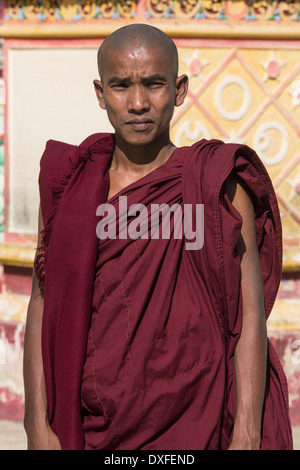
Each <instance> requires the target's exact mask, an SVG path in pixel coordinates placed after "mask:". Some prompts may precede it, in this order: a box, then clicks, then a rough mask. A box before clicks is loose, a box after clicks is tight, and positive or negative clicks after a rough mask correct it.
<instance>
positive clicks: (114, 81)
mask: <svg viewBox="0 0 300 470" xmlns="http://www.w3.org/2000/svg"><path fill="white" fill-rule="evenodd" d="M127 82H128V78H126V77H125V78H121V77H117V76H115V75H114V76H112V77H110V78H109V79H108V81H107V84H108V85H112V84H116V85H118V84H120V83H127Z"/></svg>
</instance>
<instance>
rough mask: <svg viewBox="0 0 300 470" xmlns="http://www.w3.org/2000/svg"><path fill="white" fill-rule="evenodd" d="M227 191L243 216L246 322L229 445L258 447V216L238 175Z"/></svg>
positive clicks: (262, 324) (261, 344)
mask: <svg viewBox="0 0 300 470" xmlns="http://www.w3.org/2000/svg"><path fill="white" fill-rule="evenodd" d="M226 188H227V194H228V196H229V198H230V200H231V201H232V204H233V206H234V207H235V208H236V209H237V210H238V212H239V213H240V215H241V216H242V218H243V223H242V229H241V236H240V239H239V241H238V245H237V248H238V251H239V253H240V256H241V289H242V306H243V325H242V331H241V336H240V339H239V342H238V344H237V347H236V351H235V380H236V392H237V408H236V418H235V425H234V432H233V438H232V442H231V445H230V449H232V450H233V449H244V450H247V449H250V450H251V449H259V448H260V441H261V419H262V409H263V402H264V395H265V376H266V356H267V331H266V317H265V308H264V293H263V282H262V274H261V265H260V258H259V253H258V247H257V242H256V231H255V218H254V210H253V205H252V202H251V199H250V197H249V195H248V194H247V190H246V189H244V188H243V186H242V184H241V183H240V182H238V181H237V180H236V179H235V178H231V177H230V178H229V179H228V180H227V182H226Z"/></svg>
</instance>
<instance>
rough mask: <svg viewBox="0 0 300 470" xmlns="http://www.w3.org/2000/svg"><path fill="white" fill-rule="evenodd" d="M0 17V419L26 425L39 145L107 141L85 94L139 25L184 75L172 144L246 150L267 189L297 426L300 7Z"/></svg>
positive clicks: (150, 1) (281, 346)
mask: <svg viewBox="0 0 300 470" xmlns="http://www.w3.org/2000/svg"><path fill="white" fill-rule="evenodd" d="M0 8H1V7H0ZM0 15H2V17H1V18H2V19H1V20H0V21H1V22H0V37H2V38H3V44H2V46H3V47H2V56H3V64H2V66H1V67H2V74H1V76H0V419H10V420H16V421H20V420H22V417H23V407H24V403H23V384H22V352H23V336H24V324H25V319H26V309H27V304H28V299H29V294H30V287H31V270H32V262H33V258H34V252H35V251H34V248H35V244H36V234H37V212H38V187H37V177H38V171H39V159H40V157H41V154H42V152H43V149H44V146H45V142H46V141H47V140H48V139H56V140H63V141H66V142H69V143H73V144H79V143H80V142H81V141H82V140H83V139H84V138H85V137H86V136H87V135H89V134H91V133H93V132H99V131H109V130H111V127H110V124H109V122H108V120H107V117H106V114H105V112H103V111H102V110H100V108H99V106H98V104H97V101H96V97H95V93H94V90H93V85H92V80H93V79H94V78H97V66H96V51H97V48H98V47H99V45H100V43H101V41H102V40H103V38H105V37H106V36H107V34H109V33H110V32H112V31H113V30H115V29H117V28H118V27H120V26H122V25H125V24H129V23H131V22H146V23H150V24H153V25H155V26H158V27H160V28H161V29H163V30H164V31H165V32H167V33H168V34H170V36H171V37H172V38H173V39H174V41H175V43H176V44H177V46H178V50H179V56H180V73H187V74H188V75H189V78H190V89H189V94H188V96H187V99H186V101H185V103H184V105H183V106H181V107H180V108H178V109H176V111H175V114H174V118H173V121H172V128H171V133H172V139H173V141H174V143H175V144H176V145H190V144H192V143H193V142H195V141H196V140H199V139H201V138H217V139H221V140H223V141H225V142H241V143H245V144H247V145H249V146H251V147H252V148H254V149H255V150H256V151H257V153H258V154H259V156H260V158H261V159H262V161H263V162H264V164H265V166H266V167H267V169H268V171H269V174H270V176H271V179H272V181H273V184H274V187H275V191H276V194H277V197H278V202H279V206H280V211H281V220H282V226H283V237H284V252H283V276H282V282H281V285H280V290H279V293H278V296H277V300H276V302H275V306H274V309H273V312H272V314H271V317H270V319H269V321H268V331H269V337H270V340H271V341H272V342H273V343H274V345H275V348H276V350H277V352H278V353H279V356H280V359H281V361H282V364H283V367H284V369H285V372H286V374H287V377H288V384H289V393H290V407H291V421H292V424H293V426H299V425H300V165H299V162H300V150H299V149H300V146H299V136H300V58H299V57H300V55H299V49H300V22H299V20H300V7H299V2H298V3H297V2H296V0H295V1H288V2H281V1H280V0H279V1H271V0H269V1H268V0H262V1H256V2H253V1H250V0H249V1H244V0H224V1H219V0H210V1H206V0H185V1H183V0H182V1H179V0H139V1H134V0H127V1H124V0H119V1H118V2H105V1H103V0H99V1H96V0H94V1H93V0H90V1H88V0H86V1H85V0H82V1H75V0H74V1H73V0H61V1H56V0H55V1H52V0H41V1H37V0H32V1H31V0H27V2H26V1H25V0H8V1H7V2H6V3H5V5H4V8H2V10H1V9H0ZM1 63H2V62H1V61H0V64H1Z"/></svg>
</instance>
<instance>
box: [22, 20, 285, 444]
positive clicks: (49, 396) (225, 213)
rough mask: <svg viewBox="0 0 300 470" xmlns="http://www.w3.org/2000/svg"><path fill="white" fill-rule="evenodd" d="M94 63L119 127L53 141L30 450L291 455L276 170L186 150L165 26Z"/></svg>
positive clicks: (29, 411)
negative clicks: (271, 325) (271, 327)
mask: <svg viewBox="0 0 300 470" xmlns="http://www.w3.org/2000/svg"><path fill="white" fill-rule="evenodd" d="M98 66H99V75H100V76H99V79H97V80H95V81H94V87H95V91H96V96H97V99H98V102H99V105H100V107H101V108H102V109H105V110H106V112H107V115H108V118H109V120H110V122H111V124H112V126H113V128H114V133H106V134H104V133H99V134H93V135H91V136H89V137H87V138H86V139H85V140H84V142H82V144H80V145H78V146H75V145H70V144H67V143H63V142H58V141H54V140H49V141H48V142H47V144H46V148H45V151H44V153H43V156H42V158H41V162H40V165H41V169H40V176H39V188H40V198H41V200H40V215H39V240H38V246H37V254H36V259H35V263H34V268H35V269H34V275H33V284H32V295H31V299H30V303H29V307H28V316H27V324H26V334H25V347H24V384H25V418H24V426H25V430H26V433H27V437H28V448H29V449H52V450H56V449H65V450H100V449H101V450H185V449H189V450H258V449H281V450H289V449H292V438H291V427H290V420H289V411H288V396H287V383H286V377H285V374H284V372H283V370H282V367H281V365H280V362H279V360H278V357H277V355H276V352H275V351H274V349H273V347H272V344H271V343H270V342H269V341H268V337H267V329H266V320H267V318H268V316H269V314H270V312H271V310H272V306H273V304H274V300H275V297H276V294H277V290H278V286H279V282H280V278H281V256H282V244H281V243H282V240H281V222H280V216H279V210H278V205H277V201H276V196H275V193H274V189H273V186H272V183H271V181H270V178H269V176H268V174H267V172H266V170H265V168H264V166H263V164H262V162H261V161H260V159H259V157H258V156H257V155H256V153H255V152H254V151H253V150H252V149H251V148H249V147H247V146H245V145H240V144H224V143H223V142H221V141H220V140H216V139H212V140H205V139H203V140H200V141H199V142H196V143H195V144H193V145H192V146H190V147H181V148H176V147H175V145H174V144H173V143H172V141H171V139H170V122H171V119H172V116H173V112H174V108H175V107H178V106H181V105H182V104H183V102H184V99H185V97H186V95H187V92H188V78H187V76H186V75H180V76H178V54H177V49H176V47H175V44H174V42H173V41H172V40H171V39H170V38H169V37H168V36H167V35H166V34H164V33H163V32H162V31H160V30H159V29H157V28H155V27H152V26H149V25H142V24H132V25H129V26H125V27H122V28H120V29H118V30H117V31H115V32H114V33H112V34H111V35H110V36H109V37H108V38H106V39H105V41H104V42H103V43H102V45H101V47H100V49H99V52H98ZM154 215H156V217H154ZM154 220H155V222H154ZM99 224H100V225H99ZM101 224H102V225H101Z"/></svg>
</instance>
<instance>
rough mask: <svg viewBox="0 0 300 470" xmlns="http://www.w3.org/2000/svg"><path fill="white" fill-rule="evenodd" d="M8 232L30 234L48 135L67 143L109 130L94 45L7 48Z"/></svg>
mask: <svg viewBox="0 0 300 470" xmlns="http://www.w3.org/2000/svg"><path fill="white" fill-rule="evenodd" d="M7 66H8V103H7V106H8V139H9V140H8V142H9V218H8V228H9V231H12V232H16V233H36V231H37V213H38V203H39V198H38V185H37V180H38V172H39V160H40V157H41V155H42V152H43V150H44V147H45V143H46V141H47V140H48V139H55V140H61V141H64V142H68V143H71V144H80V142H81V141H82V140H83V139H84V138H85V137H87V136H88V135H90V134H93V133H95V132H107V131H112V128H111V125H110V123H109V121H108V119H107V116H106V113H105V111H103V110H101V109H100V107H99V106H98V102H97V99H96V95H95V91H94V88H93V79H94V78H98V71H97V48H95V49H94V48H88V49H79V48H53V49H10V50H9V54H8V64H7Z"/></svg>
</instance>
